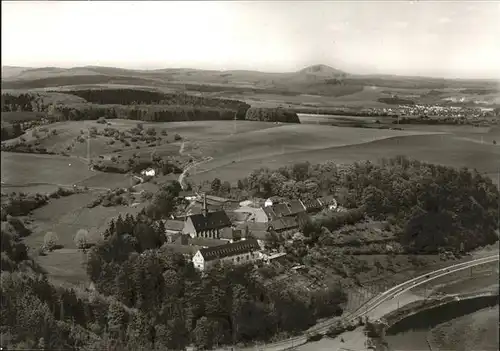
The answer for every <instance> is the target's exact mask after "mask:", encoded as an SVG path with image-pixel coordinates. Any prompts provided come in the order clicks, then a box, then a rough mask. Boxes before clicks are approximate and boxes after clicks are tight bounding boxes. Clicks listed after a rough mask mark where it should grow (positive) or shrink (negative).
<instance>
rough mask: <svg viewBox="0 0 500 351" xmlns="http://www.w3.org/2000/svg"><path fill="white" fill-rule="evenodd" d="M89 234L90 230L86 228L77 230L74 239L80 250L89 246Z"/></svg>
mask: <svg viewBox="0 0 500 351" xmlns="http://www.w3.org/2000/svg"><path fill="white" fill-rule="evenodd" d="M88 236H89V232H88V231H87V230H85V229H80V230H78V231H77V232H76V235H75V238H74V241H75V245H76V247H77V248H78V249H79V250H83V251H84V250H85V249H87V247H88Z"/></svg>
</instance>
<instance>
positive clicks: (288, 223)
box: [267, 217, 299, 233]
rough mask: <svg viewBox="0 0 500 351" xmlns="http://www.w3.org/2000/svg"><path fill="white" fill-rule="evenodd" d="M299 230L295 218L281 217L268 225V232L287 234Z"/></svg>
mask: <svg viewBox="0 0 500 351" xmlns="http://www.w3.org/2000/svg"><path fill="white" fill-rule="evenodd" d="M297 229H299V223H298V221H297V219H296V218H295V217H282V218H278V219H276V220H274V221H271V222H269V223H268V229H267V230H268V231H269V232H271V231H275V232H276V233H289V232H292V231H296V230H297Z"/></svg>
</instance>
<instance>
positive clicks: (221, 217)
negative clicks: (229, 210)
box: [189, 211, 231, 232]
mask: <svg viewBox="0 0 500 351" xmlns="http://www.w3.org/2000/svg"><path fill="white" fill-rule="evenodd" d="M189 218H190V219H191V221H192V222H193V226H194V229H195V230H196V231H197V232H200V231H204V230H211V229H220V228H224V227H230V226H231V220H230V219H229V217H228V216H227V214H226V212H225V211H215V212H208V213H207V215H206V216H205V215H204V214H201V213H200V214H193V215H191V216H189Z"/></svg>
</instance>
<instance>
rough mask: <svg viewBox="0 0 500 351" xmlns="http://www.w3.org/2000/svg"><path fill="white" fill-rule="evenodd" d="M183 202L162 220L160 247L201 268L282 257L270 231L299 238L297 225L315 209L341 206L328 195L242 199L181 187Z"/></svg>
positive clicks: (288, 238) (290, 237)
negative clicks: (181, 210) (269, 243)
mask: <svg viewBox="0 0 500 351" xmlns="http://www.w3.org/2000/svg"><path fill="white" fill-rule="evenodd" d="M180 196H181V197H183V198H184V199H185V200H187V201H188V202H189V205H188V206H187V207H186V209H185V215H184V216H182V217H176V218H172V219H169V220H165V221H164V226H165V235H166V237H167V242H166V244H165V245H166V246H167V247H169V248H171V249H172V250H173V251H175V252H178V253H181V254H183V255H184V256H185V257H186V259H188V260H191V261H192V262H193V265H194V267H195V268H196V269H198V270H200V271H204V270H206V269H208V268H210V267H211V266H213V265H215V264H216V263H224V264H227V263H229V264H243V263H251V262H257V261H260V262H264V263H269V262H270V261H272V260H276V259H278V258H280V257H284V256H285V253H284V250H275V249H270V248H269V247H268V246H267V245H266V241H268V240H270V237H271V235H272V234H277V235H280V236H282V237H283V238H285V239H286V240H288V241H293V240H302V239H303V235H302V234H301V233H300V229H299V228H300V227H301V225H303V224H305V223H306V222H307V221H308V219H309V216H310V215H311V214H314V213H318V212H320V211H323V210H326V211H343V208H342V207H340V206H339V205H338V203H337V201H336V200H335V198H334V197H333V196H326V197H321V198H318V199H314V200H311V201H301V200H289V199H285V198H279V197H272V198H269V199H254V200H247V201H242V202H237V201H234V200H229V199H225V198H221V197H217V196H211V195H206V194H200V195H197V194H193V193H189V192H186V191H182V192H181V194H180Z"/></svg>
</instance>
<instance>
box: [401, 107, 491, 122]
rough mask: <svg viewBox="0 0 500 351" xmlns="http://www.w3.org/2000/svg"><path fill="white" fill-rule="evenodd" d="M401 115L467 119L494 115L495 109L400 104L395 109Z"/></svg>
mask: <svg viewBox="0 0 500 351" xmlns="http://www.w3.org/2000/svg"><path fill="white" fill-rule="evenodd" d="M394 110H395V111H394V112H396V114H398V115H400V116H428V117H449V118H465V119H482V118H486V117H493V116H494V109H493V108H487V107H465V106H439V105H418V104H417V105H400V106H398V108H397V109H394Z"/></svg>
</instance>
